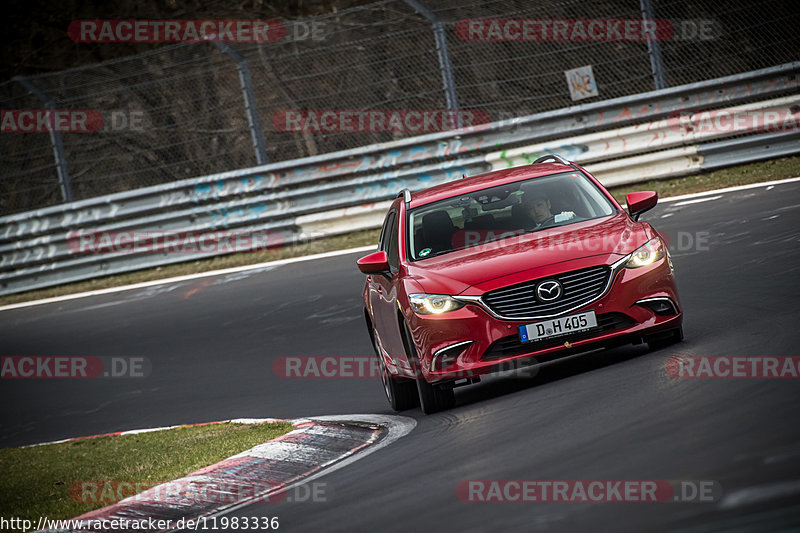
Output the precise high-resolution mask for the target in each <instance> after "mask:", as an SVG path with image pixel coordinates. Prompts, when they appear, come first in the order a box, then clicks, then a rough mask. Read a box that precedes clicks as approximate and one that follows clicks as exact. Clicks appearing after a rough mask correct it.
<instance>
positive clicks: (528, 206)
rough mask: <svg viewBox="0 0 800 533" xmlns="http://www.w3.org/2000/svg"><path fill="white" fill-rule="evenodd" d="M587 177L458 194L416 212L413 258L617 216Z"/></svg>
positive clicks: (412, 224)
mask: <svg viewBox="0 0 800 533" xmlns="http://www.w3.org/2000/svg"><path fill="white" fill-rule="evenodd" d="M615 211H616V208H615V207H614V205H613V204H612V203H611V202H610V201H609V200H608V198H607V197H606V196H605V195H604V194H603V193H602V192H601V191H600V190H599V189H598V188H597V186H596V185H595V184H594V183H593V182H591V181H590V180H589V179H588V178H587V177H586V176H585V175H583V174H582V173H579V172H566V173H563V174H555V175H552V176H546V177H538V178H533V179H530V180H526V181H518V182H514V183H508V184H506V185H499V186H496V187H490V188H487V189H482V190H480V191H474V192H471V193H467V194H463V195H460V196H454V197H452V198H448V199H446V200H441V201H439V202H435V203H432V204H428V205H424V206H421V207H418V208H416V209H414V210H412V211H411V213H410V218H409V227H410V228H412V231H409V232H408V239H409V247H408V249H409V254H410V256H411V258H412V260H415V261H416V260H420V259H426V258H429V257H434V256H437V255H442V254H445V253H448V252H452V251H455V250H462V249H464V248H469V247H470V246H477V245H481V244H485V243H487V242H492V241H495V240H499V239H505V238H508V237H514V236H518V235H522V234H525V233H529V232H532V231H539V230H542V229H546V228H552V227H555V226H565V225H569V224H574V223H576V222H581V221H584V220H589V219H593V218H599V217H605V216H609V215H612V214H614V213H615Z"/></svg>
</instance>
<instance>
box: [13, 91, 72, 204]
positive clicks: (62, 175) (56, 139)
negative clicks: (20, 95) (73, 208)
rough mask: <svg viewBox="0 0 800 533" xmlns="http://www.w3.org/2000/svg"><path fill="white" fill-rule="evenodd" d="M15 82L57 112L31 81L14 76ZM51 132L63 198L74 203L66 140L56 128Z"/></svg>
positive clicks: (45, 94)
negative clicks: (65, 146) (65, 145)
mask: <svg viewBox="0 0 800 533" xmlns="http://www.w3.org/2000/svg"><path fill="white" fill-rule="evenodd" d="M12 79H13V80H14V81H16V82H17V83H19V84H20V85H22V86H23V87H25V88H26V89H28V90H29V91H30V92H31V94H33V95H34V96H35V97H36V98H38V99H39V100H41V101H42V102H43V103H44V108H45V109H47V110H48V111H55V110H56V104H55V102H54V101H53V99H52V98H51V97H50V95H49V94H47V93H45V92H44V91H42V90H41V89H39V88H38V87H37V86H36V85H34V84H33V83H31V81H30V80H28V79H27V78H25V77H23V76H14V77H13V78H12ZM48 129H49V130H50V144H52V145H53V156H55V159H56V171H57V172H58V184H59V186H60V187H61V198H63V200H64V202H71V201H72V182H71V181H70V179H69V172H68V171H67V158H66V156H65V155H64V140H63V139H62V138H61V132H60V131H57V130H56V129H55V128H53V127H51V128H48Z"/></svg>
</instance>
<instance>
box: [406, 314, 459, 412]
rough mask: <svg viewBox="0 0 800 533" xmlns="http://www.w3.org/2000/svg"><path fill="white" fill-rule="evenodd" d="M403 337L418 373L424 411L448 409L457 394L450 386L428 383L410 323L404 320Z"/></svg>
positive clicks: (418, 391)
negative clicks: (409, 328)
mask: <svg viewBox="0 0 800 533" xmlns="http://www.w3.org/2000/svg"><path fill="white" fill-rule="evenodd" d="M403 337H404V340H405V347H406V354H407V355H408V359H409V361H411V364H412V367H413V368H414V372H415V374H416V376H417V377H416V380H415V381H416V383H417V394H418V396H419V405H420V407H421V408H422V412H423V413H425V414H426V415H430V414H433V413H438V412H439V411H446V410H447V409H450V408H452V407H453V406H454V405H455V404H456V395H455V392H453V389H452V388H450V387H444V386H442V385H436V384H431V383H428V381H427V380H426V379H425V376H424V375H423V374H422V367H421V364H420V362H419V355H418V354H417V348H416V346H414V339H413V338H412V337H411V332H410V331H409V330H408V325H406V323H405V322H403Z"/></svg>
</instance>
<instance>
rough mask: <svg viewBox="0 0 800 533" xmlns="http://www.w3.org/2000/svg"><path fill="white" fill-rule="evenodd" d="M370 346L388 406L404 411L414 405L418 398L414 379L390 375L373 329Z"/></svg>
mask: <svg viewBox="0 0 800 533" xmlns="http://www.w3.org/2000/svg"><path fill="white" fill-rule="evenodd" d="M372 347H373V348H374V349H375V355H376V356H377V358H378V367H379V369H380V373H381V383H382V385H383V392H384V394H386V399H387V400H388V401H389V406H390V407H391V408H392V409H393V410H395V411H405V410H406V409H412V408H414V407H416V406H417V402H418V401H419V399H418V397H417V387H416V385H415V383H414V381H413V380H410V379H402V378H395V377H393V376H392V375H391V373H390V372H389V369H388V368H386V363H385V362H384V360H383V357H382V356H381V351H380V347H379V346H378V336H377V335H376V334H375V331H374V330H373V331H372Z"/></svg>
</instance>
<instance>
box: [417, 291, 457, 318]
mask: <svg viewBox="0 0 800 533" xmlns="http://www.w3.org/2000/svg"><path fill="white" fill-rule="evenodd" d="M408 301H409V303H411V307H412V308H413V309H414V311H415V312H417V313H419V314H420V315H440V314H442V313H449V312H450V311H455V310H456V309H461V308H462V307H464V305H465V304H464V302H459V301H458V300H456V299H454V298H452V297H450V296H447V295H446V294H411V295H409V297H408Z"/></svg>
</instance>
